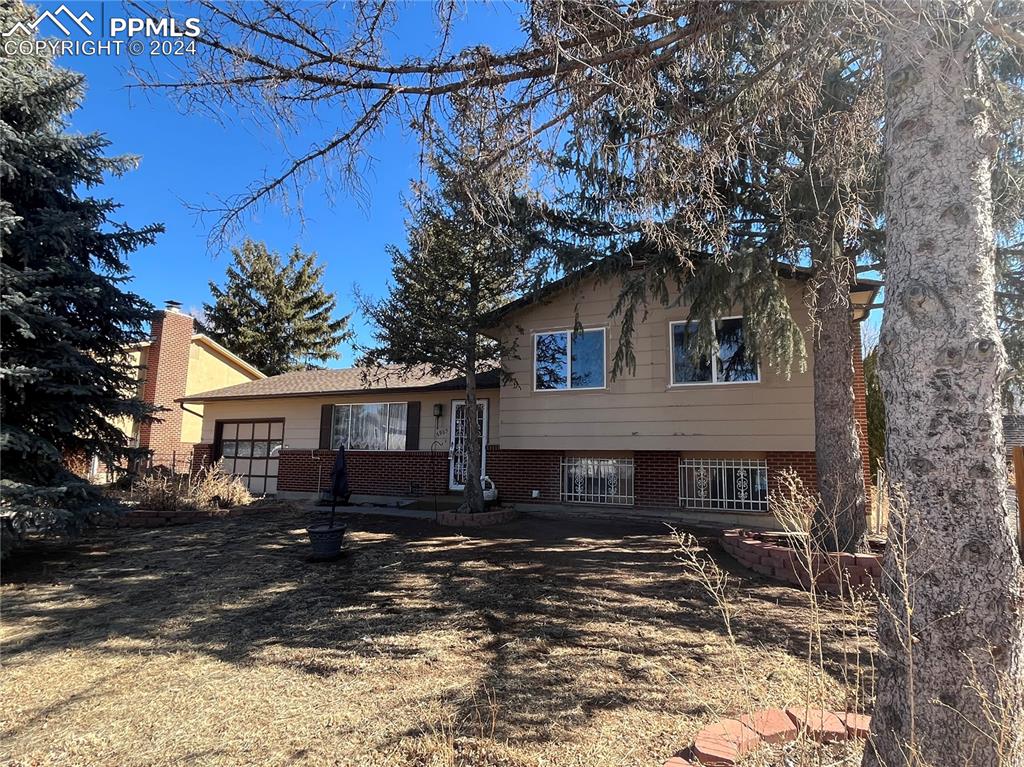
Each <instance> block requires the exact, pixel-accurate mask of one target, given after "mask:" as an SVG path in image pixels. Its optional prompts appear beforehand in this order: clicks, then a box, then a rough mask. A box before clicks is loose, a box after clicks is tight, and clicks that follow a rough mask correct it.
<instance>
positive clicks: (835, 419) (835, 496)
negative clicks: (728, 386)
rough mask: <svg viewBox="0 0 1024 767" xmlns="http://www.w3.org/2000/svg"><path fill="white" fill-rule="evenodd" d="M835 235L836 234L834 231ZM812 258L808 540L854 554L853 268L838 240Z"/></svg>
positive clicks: (858, 467)
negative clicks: (812, 488)
mask: <svg viewBox="0 0 1024 767" xmlns="http://www.w3.org/2000/svg"><path fill="white" fill-rule="evenodd" d="M837 234H838V233H837ZM818 250H819V255H820V257H819V258H815V262H816V266H817V275H816V283H815V301H814V318H815V323H814V453H815V463H816V464H817V468H818V491H819V493H820V495H821V502H820V503H819V505H818V507H817V508H816V509H815V512H814V520H813V523H812V526H811V536H812V538H813V540H814V543H815V546H816V547H818V548H820V549H824V550H826V551H848V552H854V551H856V550H857V549H858V547H860V545H861V544H862V543H863V540H864V533H865V530H866V529H867V520H866V518H865V509H866V507H867V488H866V487H865V484H864V469H863V463H862V456H861V449H860V436H859V434H858V433H857V415H856V412H855V408H854V406H855V402H856V400H855V395H854V390H853V372H854V371H853V336H852V333H853V331H854V326H853V323H852V322H851V315H850V279H851V277H852V276H853V274H854V270H853V264H852V263H850V259H849V257H848V256H847V255H846V254H844V253H843V245H842V242H841V241H840V240H839V239H838V238H837V237H828V238H826V241H825V242H824V243H822V244H821V245H820V246H819V248H818Z"/></svg>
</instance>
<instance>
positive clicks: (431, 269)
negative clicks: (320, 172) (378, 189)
mask: <svg viewBox="0 0 1024 767" xmlns="http://www.w3.org/2000/svg"><path fill="white" fill-rule="evenodd" d="M472 162H473V157H472V151H471V150H466V149H463V150H462V154H461V155H458V156H456V157H451V158H449V161H448V162H442V163H436V164H435V168H434V171H435V174H436V175H437V177H438V182H439V183H438V186H437V190H436V191H435V192H433V193H431V194H428V195H425V198H424V200H423V204H422V205H420V206H419V207H418V208H417V209H416V213H415V215H414V217H413V219H412V221H411V222H410V224H409V226H408V241H409V247H408V250H407V251H405V252H403V251H401V250H399V249H398V248H395V247H392V248H389V253H390V255H391V257H392V261H393V266H392V284H391V285H390V287H389V292H388V295H387V297H386V298H384V299H383V300H381V301H378V302H372V301H369V300H364V301H363V307H364V311H365V312H366V314H367V316H368V317H369V318H370V319H371V320H372V322H373V323H374V325H375V326H376V331H375V334H374V340H375V341H376V346H375V347H373V348H371V349H368V350H366V362H367V363H370V364H371V365H382V364H398V365H401V366H402V367H403V368H404V369H405V370H406V371H413V370H417V369H419V370H425V371H429V372H430V373H431V374H432V375H443V374H449V373H450V374H453V375H460V376H465V379H466V443H467V448H466V484H465V490H464V494H465V503H464V505H463V508H464V509H467V510H469V511H473V512H479V511H483V510H484V498H483V493H482V488H481V482H480V479H481V476H480V475H481V465H482V464H481V460H482V453H481V451H482V441H481V434H480V431H479V420H478V419H479V413H480V411H479V406H478V402H477V396H476V376H477V373H478V372H480V371H481V370H484V369H486V368H493V367H496V366H497V365H498V364H499V363H500V361H501V356H502V353H503V352H504V351H507V350H505V349H502V348H501V347H500V346H499V344H498V342H497V341H495V340H494V339H491V338H488V337H485V336H483V335H482V334H481V331H482V330H484V329H485V327H486V317H487V315H488V314H489V313H490V312H491V311H493V310H494V309H496V308H497V307H499V306H501V305H502V304H504V303H506V302H508V301H509V300H511V299H513V298H515V297H518V296H519V295H521V294H522V293H523V292H524V291H526V290H529V289H531V288H533V287H536V286H537V285H538V284H539V283H540V280H541V279H542V276H543V271H544V269H543V264H542V263H541V262H539V261H538V260H535V259H534V258H533V256H532V249H531V247H530V243H529V240H528V238H527V237H526V236H525V235H524V233H523V232H522V231H521V230H520V229H519V228H518V227H517V226H516V225H515V223H514V219H513V217H512V216H510V215H508V212H509V209H507V208H504V206H503V205H501V204H494V202H495V201H494V199H493V198H489V194H490V193H486V194H481V195H480V196H479V197H476V198H475V199H471V198H470V197H469V196H467V189H466V187H464V186H462V185H460V184H456V183H455V177H456V174H458V173H459V172H460V170H463V169H464V167H465V166H466V165H468V164H470V163H472ZM460 166H461V167H460ZM483 175H484V174H483V173H481V174H480V175H479V176H477V179H478V180H482V176H483ZM485 185H486V184H485V183H483V184H482V186H485ZM477 191H480V190H479V189H478V190H477ZM492 191H493V190H492ZM470 194H472V192H470ZM482 200H487V202H485V203H484V205H483V206H481V205H480V203H481V201H482ZM502 211H504V212H502Z"/></svg>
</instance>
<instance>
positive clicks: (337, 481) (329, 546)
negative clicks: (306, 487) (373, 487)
mask: <svg viewBox="0 0 1024 767" xmlns="http://www.w3.org/2000/svg"><path fill="white" fill-rule="evenodd" d="M350 495H351V491H350V490H349V486H348V467H347V466H346V464H345V446H344V445H342V446H340V447H339V448H338V454H337V455H336V456H335V457H334V468H333V469H331V517H330V521H329V522H328V523H327V524H324V523H323V522H321V523H319V524H315V525H310V526H309V527H307V528H306V533H307V534H308V535H309V542H310V543H311V544H312V545H313V557H312V558H313V560H315V561H324V560H329V559H335V558H337V557H338V556H340V555H341V542H342V540H343V539H344V537H345V529H346V528H345V525H335V524H334V521H335V516H336V511H337V508H338V499H339V498H340V499H341V502H342V503H343V504H345V505H348V499H349V496H350Z"/></svg>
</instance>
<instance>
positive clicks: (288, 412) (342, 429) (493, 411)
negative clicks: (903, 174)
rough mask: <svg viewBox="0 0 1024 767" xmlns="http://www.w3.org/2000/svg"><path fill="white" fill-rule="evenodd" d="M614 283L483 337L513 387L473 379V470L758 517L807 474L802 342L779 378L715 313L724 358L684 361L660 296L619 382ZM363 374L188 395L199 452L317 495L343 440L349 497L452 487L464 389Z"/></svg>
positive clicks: (526, 484)
mask: <svg viewBox="0 0 1024 767" xmlns="http://www.w3.org/2000/svg"><path fill="white" fill-rule="evenodd" d="M786 284H787V291H788V294H789V298H790V303H791V307H792V311H793V316H794V317H795V318H796V319H797V321H798V323H799V324H800V325H801V326H802V327H804V328H807V329H808V331H807V332H809V319H808V316H807V309H806V301H805V296H804V291H805V289H806V275H805V274H802V273H799V272H797V273H795V274H793V275H792V276H791V277H789V278H787V280H786ZM618 290H619V285H618V284H616V283H615V282H601V281H598V280H597V279H594V278H587V279H583V280H580V281H574V282H572V283H569V282H561V283H556V284H554V285H553V286H549V287H548V288H545V289H544V290H543V291H541V292H539V293H538V294H533V295H530V296H526V297H524V298H522V299H520V300H518V301H516V302H514V303H512V304H509V305H508V306H506V307H504V308H503V309H502V310H500V311H499V312H497V313H496V314H495V321H494V327H493V328H491V329H490V330H489V331H488V332H489V333H490V334H492V335H494V336H495V337H496V338H500V339H501V340H502V341H503V345H504V346H505V347H514V348H515V349H516V351H515V353H514V354H510V355H508V356H506V358H505V359H503V360H502V366H503V367H504V369H505V371H506V373H507V374H509V376H510V378H509V379H508V380H502V377H501V376H499V375H498V373H497V371H491V372H488V373H486V374H484V375H482V376H481V377H480V379H481V380H480V382H479V384H478V388H479V393H478V396H479V398H480V400H481V401H482V402H483V403H484V408H483V413H482V416H481V426H482V428H483V435H484V441H485V444H486V451H485V454H484V467H483V471H484V474H486V475H487V476H489V477H490V478H491V479H492V480H493V481H494V483H495V485H496V486H497V488H498V492H499V494H500V496H501V498H502V499H503V500H504V501H506V502H514V503H517V504H523V505H524V506H529V505H538V506H544V505H549V506H550V505H563V504H580V505H585V506H598V505H600V506H613V507H618V508H621V509H622V510H623V512H624V513H627V512H628V510H629V509H631V508H638V509H642V508H652V509H675V510H680V511H684V512H686V513H687V514H688V515H689V516H691V517H692V518H702V517H707V518H715V519H718V520H721V519H723V518H726V517H729V516H732V515H736V514H742V515H751V514H753V515H756V514H764V513H766V512H767V510H768V498H769V495H770V494H771V492H772V490H773V487H774V485H775V482H776V478H777V476H778V474H779V473H780V472H781V471H783V470H785V469H787V468H790V469H794V470H795V471H797V472H798V473H799V474H800V475H801V476H802V477H803V478H804V479H805V481H807V482H809V483H811V484H812V485H813V483H814V482H815V480H816V477H815V468H814V387H813V380H812V369H813V364H814V360H813V354H812V353H811V346H812V345H811V344H810V339H809V338H808V344H807V346H808V355H809V359H808V367H807V370H806V371H803V372H800V371H792V373H791V375H789V376H786V375H783V374H779V373H777V372H774V371H772V370H770V369H767V367H766V366H762V365H760V364H759V362H758V360H757V359H755V358H753V357H752V356H750V355H748V354H747V353H746V349H745V346H744V343H743V332H744V331H743V319H742V316H741V314H742V312H741V311H739V310H737V311H736V312H732V313H729V314H728V315H727V316H723V317H721V318H719V319H718V320H717V322H716V327H715V331H716V333H717V335H718V341H719V353H718V355H717V357H716V358H715V359H713V360H701V359H694V358H692V357H691V355H690V354H689V352H688V346H687V336H688V334H689V333H691V332H693V328H692V327H691V326H689V325H688V323H687V308H686V307H685V306H680V307H674V308H663V307H660V306H654V307H650V309H649V311H648V313H647V315H646V317H645V318H644V320H643V322H641V323H638V325H637V327H636V330H635V336H634V339H633V346H634V351H635V356H636V369H635V371H634V372H624V373H621V374H620V375H618V376H616V377H614V378H613V377H612V375H611V372H612V371H611V367H612V366H611V361H612V357H613V355H614V353H615V349H616V346H617V344H618V339H619V333H620V327H621V326H620V321H619V320H618V319H617V318H615V317H611V316H610V314H611V312H612V307H613V306H614V304H615V300H616V297H617V295H618ZM877 290H878V284H877V283H876V282H873V281H871V282H869V281H863V282H861V283H858V284H857V285H856V286H854V297H855V301H856V303H857V304H858V305H859V306H867V305H868V304H871V303H872V302H873V299H874V296H875V293H876V292H877ZM866 314H867V311H866V310H857V311H855V312H854V314H853V316H852V317H851V323H850V332H851V334H853V338H854V347H855V349H856V352H855V359H854V364H855V371H856V376H857V384H856V387H855V389H856V393H857V397H858V400H859V408H858V412H859V413H860V417H861V421H862V424H861V425H862V427H863V425H864V421H865V415H864V414H865V409H864V388H863V372H862V367H861V355H860V351H859V350H860V341H859V339H860V333H859V324H858V323H859V321H860V320H862V319H863V318H864V317H865V316H866ZM577 318H578V319H579V324H580V326H581V327H582V331H579V328H576V321H577ZM574 328H575V330H574ZM373 378H374V379H375V380H374V381H373V382H372V383H368V382H366V381H364V377H363V376H362V375H361V373H360V371H359V370H358V369H347V370H322V371H304V372H299V373H289V374H285V375H281V376H274V377H271V378H266V379H262V380H258V381H252V382H249V383H243V384H239V385H236V386H230V387H227V388H222V389H218V390H214V391H208V392H204V393H200V394H193V395H189V396H186V397H183V398H182V399H181V401H182V402H183V403H184V404H185V405H186V406H195V405H202V406H203V408H204V418H203V430H202V441H201V444H200V445H198V446H197V447H196V450H197V451H205V452H206V453H207V454H208V455H209V456H210V457H211V458H212V459H215V460H222V461H223V463H224V466H225V468H227V469H228V470H229V471H232V472H235V473H238V474H240V475H242V476H245V477H246V478H247V480H248V482H249V484H250V487H251V488H252V489H253V490H254V491H255V492H257V493H263V492H265V493H277V494H279V495H285V496H288V495H301V494H314V493H317V492H318V491H319V489H320V487H324V486H326V485H327V481H328V480H327V477H328V474H329V471H330V467H331V461H332V454H331V452H330V451H331V450H332V449H335V448H336V447H337V445H339V444H344V445H345V446H346V449H347V451H348V464H349V472H350V481H351V484H352V486H353V490H354V493H355V494H356V496H357V499H358V496H364V497H366V498H373V497H381V496H387V497H395V496H397V497H410V496H416V495H422V494H431V493H445V492H449V491H452V492H454V491H458V490H460V489H461V488H462V487H463V483H464V480H465V407H464V401H463V396H462V394H461V390H462V388H463V382H462V381H461V380H460V379H458V378H449V379H438V378H432V377H429V376H420V375H414V376H403V375H400V374H399V373H398V372H392V373H390V374H389V375H387V376H385V377H383V379H381V377H380V376H374V377H373ZM862 444H863V445H864V452H865V469H866V467H867V447H866V442H865V441H863V440H862Z"/></svg>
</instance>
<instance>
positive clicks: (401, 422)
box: [331, 402, 409, 450]
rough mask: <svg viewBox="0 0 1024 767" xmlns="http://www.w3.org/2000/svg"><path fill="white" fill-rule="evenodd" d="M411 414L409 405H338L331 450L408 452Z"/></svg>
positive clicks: (387, 403)
mask: <svg viewBox="0 0 1024 767" xmlns="http://www.w3.org/2000/svg"><path fill="white" fill-rule="evenodd" d="M408 414H409V405H408V403H406V402H366V403H363V402H361V403H358V404H354V405H335V406H334V420H333V426H332V430H331V449H332V450H337V449H338V446H339V445H344V446H345V449H346V450H405V433H406V424H407V421H408Z"/></svg>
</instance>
